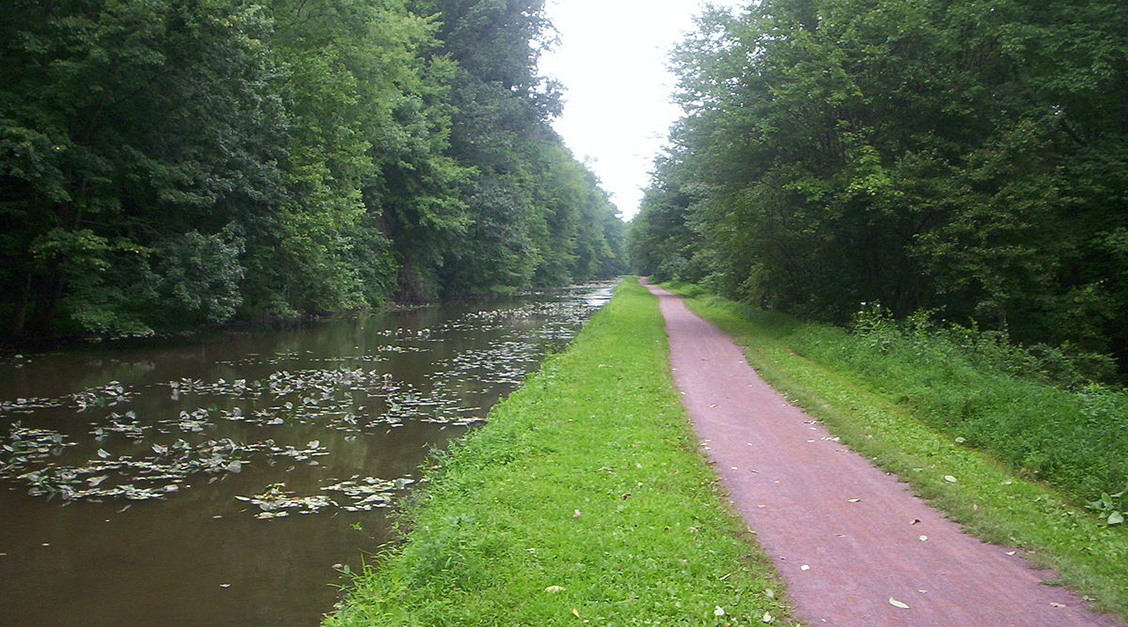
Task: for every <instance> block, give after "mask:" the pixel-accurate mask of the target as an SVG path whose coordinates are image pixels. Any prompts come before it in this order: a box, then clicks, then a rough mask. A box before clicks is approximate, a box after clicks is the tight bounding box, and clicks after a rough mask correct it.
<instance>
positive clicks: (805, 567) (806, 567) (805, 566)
mask: <svg viewBox="0 0 1128 627" xmlns="http://www.w3.org/2000/svg"><path fill="white" fill-rule="evenodd" d="M799 570H811V567H810V566H808V565H807V564H803V565H802V566H800V567H799Z"/></svg>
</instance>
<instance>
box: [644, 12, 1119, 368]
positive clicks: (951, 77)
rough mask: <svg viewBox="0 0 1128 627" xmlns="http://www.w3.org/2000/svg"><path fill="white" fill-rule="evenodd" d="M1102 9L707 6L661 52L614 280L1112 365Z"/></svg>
mask: <svg viewBox="0 0 1128 627" xmlns="http://www.w3.org/2000/svg"><path fill="white" fill-rule="evenodd" d="M816 5H817V6H816ZM1116 6H1117V3H1115V2H1111V1H1101V2H1073V1H1070V2H1062V3H1055V4H1054V5H1053V6H1045V7H1035V6H1033V5H1029V6H1028V5H1025V4H1023V3H1004V5H998V4H997V3H991V2H980V1H978V0H976V1H973V2H965V3H960V4H959V5H958V6H957V5H953V4H951V3H948V2H933V1H928V2H916V3H905V2H875V3H855V2H846V1H844V0H831V1H828V2H820V3H815V4H812V3H805V2H803V3H795V2H790V1H788V0H776V1H769V2H763V3H760V4H758V5H756V6H755V7H753V8H751V9H750V10H748V11H747V12H745V13H742V14H739V15H730V14H728V13H726V12H724V11H712V12H707V13H706V14H705V15H704V16H703V17H702V18H701V20H700V21H699V31H698V32H697V33H695V34H693V35H691V36H690V37H689V38H688V39H687V40H686V41H685V42H684V43H683V44H682V45H681V46H680V47H679V48H678V50H677V52H676V53H675V55H674V65H675V67H676V68H677V70H678V73H679V79H680V80H679V94H678V97H679V100H680V102H681V103H682V105H683V108H684V111H685V115H684V117H683V119H682V120H681V121H680V122H679V123H678V125H677V126H676V127H675V130H674V131H673V134H672V136H671V145H672V148H671V149H670V151H669V154H668V155H666V156H664V157H663V158H662V159H660V160H659V162H658V163H656V166H655V178H656V180H655V183H654V185H653V186H652V187H651V189H650V190H649V192H648V193H647V196H646V198H645V199H644V202H643V209H642V211H641V212H640V214H639V217H638V218H637V219H636V220H635V223H634V225H633V226H632V243H631V250H632V255H633V259H634V262H635V264H636V268H637V269H638V270H639V271H640V272H643V273H653V272H656V271H657V272H659V274H661V276H662V277H663V278H679V279H681V280H692V281H698V282H705V283H707V284H709V285H710V287H713V288H715V289H717V290H718V291H720V292H723V293H724V294H725V295H727V296H731V297H734V298H737V299H740V300H746V301H749V302H755V303H759V304H761V305H763V306H766V307H769V308H778V309H783V310H788V311H790V312H791V313H797V314H802V315H809V316H814V317H817V318H821V319H828V320H833V321H836V322H843V321H845V320H846V319H847V317H848V316H849V315H850V314H851V313H852V312H853V311H854V310H855V309H856V306H857V303H858V302H874V301H880V302H882V303H883V304H885V305H886V306H887V307H889V308H890V310H891V312H892V313H893V314H894V315H896V316H897V317H902V316H905V315H908V314H910V313H912V312H913V311H916V310H918V309H943V311H944V315H945V316H946V317H948V318H949V319H951V320H953V321H956V322H959V323H961V324H968V323H972V322H974V323H976V324H979V325H981V326H983V327H986V328H990V329H995V330H1003V329H1005V330H1008V331H1009V332H1010V333H1011V334H1012V336H1014V337H1015V338H1016V339H1018V340H1019V341H1022V342H1030V343H1034V342H1044V343H1050V344H1059V343H1061V342H1066V341H1068V342H1072V343H1075V344H1078V345H1080V346H1081V347H1082V348H1084V349H1087V350H1090V351H1098V352H1099V351H1105V350H1117V351H1119V352H1120V353H1122V352H1123V351H1121V350H1120V349H1119V348H1117V347H1119V346H1122V345H1125V342H1126V341H1128V317H1126V316H1125V315H1124V314H1123V312H1124V311H1128V287H1126V286H1125V284H1124V281H1123V280H1122V278H1121V277H1123V276H1126V274H1125V272H1126V271H1128V266H1125V265H1124V264H1125V263H1128V257H1126V256H1125V255H1123V254H1121V252H1122V249H1123V246H1121V245H1120V244H1119V242H1121V240H1122V239H1123V237H1121V235H1122V233H1123V231H1124V229H1125V228H1126V223H1125V215H1128V212H1125V211H1124V209H1125V208H1126V207H1128V191H1126V190H1128V186H1126V185H1125V183H1128V180H1126V179H1125V174H1124V172H1128V167H1126V166H1128V162H1125V155H1128V129H1126V127H1125V126H1124V125H1123V123H1122V121H1123V119H1124V108H1123V103H1120V104H1114V103H1113V102H1112V100H1111V99H1110V96H1109V94H1111V93H1121V92H1123V85H1124V84H1126V83H1125V81H1128V64H1126V63H1125V59H1126V58H1128V43H1126V41H1125V39H1124V38H1123V37H1121V36H1119V35H1118V34H1116V30H1117V28H1119V29H1120V30H1123V22H1124V20H1123V13H1122V12H1118V9H1117V8H1116ZM1114 25H1115V26H1114ZM679 260H680V261H679ZM663 263H665V268H666V271H665V272H662V271H659V267H660V266H661V265H662V264H663Z"/></svg>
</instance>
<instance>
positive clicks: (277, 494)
mask: <svg viewBox="0 0 1128 627" xmlns="http://www.w3.org/2000/svg"><path fill="white" fill-rule="evenodd" d="M328 482H330V485H327V486H324V487H322V488H321V489H320V490H321V491H322V492H332V493H336V494H337V496H336V497H331V496H329V495H327V494H310V495H305V496H301V495H298V494H296V493H294V492H292V491H290V490H288V489H286V484H285V483H281V482H279V483H272V484H270V485H268V486H266V489H265V490H264V491H263V492H262V493H261V494H256V495H254V496H236V497H235V498H236V500H239V501H243V502H245V503H250V504H251V505H254V506H256V507H258V509H259V511H258V512H257V513H256V514H255V518H258V519H260V520H270V519H273V518H285V517H286V516H289V515H290V514H318V513H321V512H322V510H331V509H339V510H343V511H346V512H366V511H369V510H372V509H375V508H381V507H388V506H389V505H391V504H392V501H393V499H394V497H395V494H396V493H397V492H401V491H403V490H404V489H406V488H407V486H409V485H411V484H412V483H415V480H414V479H412V478H410V477H400V478H398V479H380V478H377V477H361V476H360V475H353V476H352V477H351V478H349V479H347V480H345V481H339V480H337V479H329V480H328Z"/></svg>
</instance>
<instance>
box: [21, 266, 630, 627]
mask: <svg viewBox="0 0 1128 627" xmlns="http://www.w3.org/2000/svg"><path fill="white" fill-rule="evenodd" d="M611 288H612V284H611V283H599V284H587V285H580V286H573V287H571V288H568V289H566V290H561V291H553V292H545V293H537V294H530V295H524V296H519V297H512V298H506V299H496V300H488V301H485V300H484V301H473V302H466V303H455V304H443V305H434V306H427V307H421V308H416V309H409V310H402V311H381V312H364V313H359V314H349V315H343V316H338V317H334V318H331V319H326V320H320V321H316V322H311V323H307V324H302V325H299V326H290V327H286V328H274V329H256V330H251V331H240V332H230V331H228V332H224V333H220V334H216V335H215V336H213V337H200V338H196V339H193V340H192V341H191V342H185V341H181V342H177V343H164V344H161V345H157V344H147V345H145V346H143V347H137V346H134V347H120V346H117V347H97V346H96V347H93V348H90V349H85V350H68V351H64V352H59V353H53V354H41V355H20V356H15V357H10V358H5V359H3V360H0V447H2V448H0V606H2V609H0V612H2V613H3V619H2V621H0V622H2V623H3V624H4V625H6V626H7V627H25V626H28V627H30V626H32V625H35V626H37V627H39V626H42V625H51V626H52V627H66V626H75V627H79V626H81V627H102V626H106V627H109V626H111V625H112V626H119V625H123V624H129V625H131V626H133V627H158V626H159V627H167V626H169V625H208V626H209V627H228V626H231V627H235V626H240V627H258V626H262V627H267V626H271V627H288V626H294V627H297V626H301V627H310V626H312V625H316V624H317V623H318V621H319V620H320V617H321V616H322V615H323V614H325V613H326V612H329V611H331V610H332V608H333V605H334V603H335V602H336V600H337V598H338V594H339V587H340V586H341V585H343V584H344V583H346V581H347V577H346V575H345V573H346V572H348V571H352V572H355V571H357V570H358V569H360V568H362V566H363V564H364V562H365V561H367V562H368V563H372V562H373V560H374V559H375V558H374V557H373V556H372V554H373V553H374V552H375V551H376V550H378V549H379V548H380V547H381V546H382V545H385V544H386V543H387V542H388V541H389V540H391V539H392V537H393V536H392V524H393V523H394V521H395V511H396V509H395V506H396V504H397V503H398V502H400V501H401V500H402V499H403V498H404V497H405V496H407V495H409V494H410V493H411V491H412V490H413V489H416V488H417V486H418V485H419V484H418V480H419V474H418V469H419V467H420V465H421V464H423V463H425V461H426V459H427V454H428V451H429V450H432V449H433V448H436V447H442V446H443V445H444V444H445V443H446V442H448V441H449V440H450V439H451V438H456V437H458V436H460V435H462V434H463V433H465V432H466V430H467V429H470V428H473V426H474V425H476V424H479V423H481V422H482V421H483V417H484V416H485V415H486V414H487V413H488V411H489V408H490V407H491V406H492V405H493V404H494V403H495V402H496V401H497V400H498V399H499V398H502V397H504V396H505V395H506V394H508V393H509V392H511V391H512V390H514V389H515V388H516V387H517V386H518V385H519V384H520V382H521V381H522V380H523V379H524V377H525V376H526V374H528V373H529V372H530V371H532V370H535V369H536V368H537V366H538V365H539V364H540V362H541V360H542V359H543V357H544V355H545V354H546V353H548V352H550V351H554V350H559V349H560V348H562V347H563V346H564V345H565V344H566V343H567V342H568V341H569V340H570V339H571V338H572V337H574V336H575V334H576V333H577V332H578V330H579V328H580V327H581V325H582V324H583V322H584V321H585V320H586V319H587V318H588V316H590V315H591V313H593V312H594V311H595V310H596V309H598V308H599V307H600V306H602V305H603V304H604V303H606V302H607V300H608V299H609V298H610V295H611Z"/></svg>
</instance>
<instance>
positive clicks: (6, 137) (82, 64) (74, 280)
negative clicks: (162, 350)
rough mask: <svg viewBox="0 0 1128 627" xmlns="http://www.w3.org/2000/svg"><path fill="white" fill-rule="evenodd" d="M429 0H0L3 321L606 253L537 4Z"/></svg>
mask: <svg viewBox="0 0 1128 627" xmlns="http://www.w3.org/2000/svg"><path fill="white" fill-rule="evenodd" d="M428 4H429V3H422V2H410V3H409V2H406V1H405V0H389V1H386V2H385V1H380V2H376V1H374V0H359V1H353V0H312V1H308V2H307V1H304V0H300V1H299V0H269V1H268V2H265V3H263V4H259V5H254V4H252V5H246V4H243V3H239V2H235V1H234V0H200V1H198V2H180V1H179V0H158V1H154V2H144V3H137V2H111V1H109V0H79V1H77V2H71V3H63V4H58V5H52V6H51V7H46V8H45V7H41V6H39V5H35V4H34V3H17V5H15V6H13V7H11V8H10V10H9V11H6V12H5V13H4V15H2V16H0V51H2V53H3V54H4V57H5V59H9V60H11V61H12V62H11V63H4V64H0V111H3V114H2V115H0V253H2V254H3V255H4V257H5V259H6V260H11V262H10V263H5V264H4V265H3V267H0V316H2V317H3V318H4V319H3V320H2V322H3V324H4V326H5V327H6V331H10V333H11V334H12V335H13V336H19V335H23V334H27V333H41V334H52V333H57V332H60V331H62V332H66V333H73V334H83V333H111V334H112V333H130V332H146V331H148V330H150V329H151V328H155V329H158V330H173V329H177V328H180V327H184V326H191V325H194V324H199V323H202V322H222V321H225V320H228V319H230V318H232V317H234V316H244V317H257V316H262V315H284V316H291V315H296V314H300V313H311V312H312V313H321V312H327V311H333V310H339V309H343V308H352V307H363V306H367V305H375V304H380V303H383V302H385V301H387V300H388V299H390V298H392V297H393V296H395V297H399V298H402V299H405V300H412V299H428V298H435V297H437V296H439V295H440V292H441V293H443V294H445V295H459V294H466V293H480V292H487V291H500V292H505V291H512V290H513V289H517V288H522V287H529V286H531V285H533V284H560V283H564V282H567V281H570V280H573V279H587V278H594V277H595V276H610V275H612V274H615V273H617V272H619V271H620V270H621V269H622V266H621V258H622V253H621V250H620V249H619V248H621V240H622V223H621V222H620V221H619V220H618V219H617V218H616V217H615V215H614V209H613V208H612V206H611V204H610V202H609V201H608V200H607V197H606V195H605V194H604V193H603V192H602V191H601V190H599V188H598V181H597V180H596V179H595V177H594V176H593V175H591V173H590V172H588V171H587V170H586V169H585V168H584V167H583V166H582V165H580V164H579V163H578V162H577V161H576V160H575V159H574V158H573V157H572V155H571V154H570V153H568V151H567V150H566V149H565V148H564V146H563V143H562V141H561V140H560V138H559V137H558V136H556V135H555V133H553V132H552V131H551V129H550V127H549V126H548V119H549V118H550V117H551V116H552V115H553V112H554V111H556V110H557V108H558V102H557V94H556V93H555V91H554V88H553V87H552V85H550V84H549V83H548V82H547V81H545V80H544V79H543V78H542V77H540V76H539V75H538V74H537V71H536V60H537V56H538V55H539V52H540V50H541V49H542V48H543V46H544V45H545V42H546V39H547V33H548V32H549V31H548V30H546V29H547V27H548V25H547V22H546V20H545V18H544V15H543V11H542V8H543V7H542V5H543V3H542V2H541V1H540V0H528V1H526V2H509V3H505V2H501V3H498V2H494V1H492V0H478V1H475V2H469V3H465V2H445V1H444V2H438V3H436V6H427V5H428ZM409 5H410V6H409ZM435 11H437V12H438V13H437V15H432V16H430V17H428V16H427V15H429V14H431V13H433V12H435ZM468 243H469V244H468Z"/></svg>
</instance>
